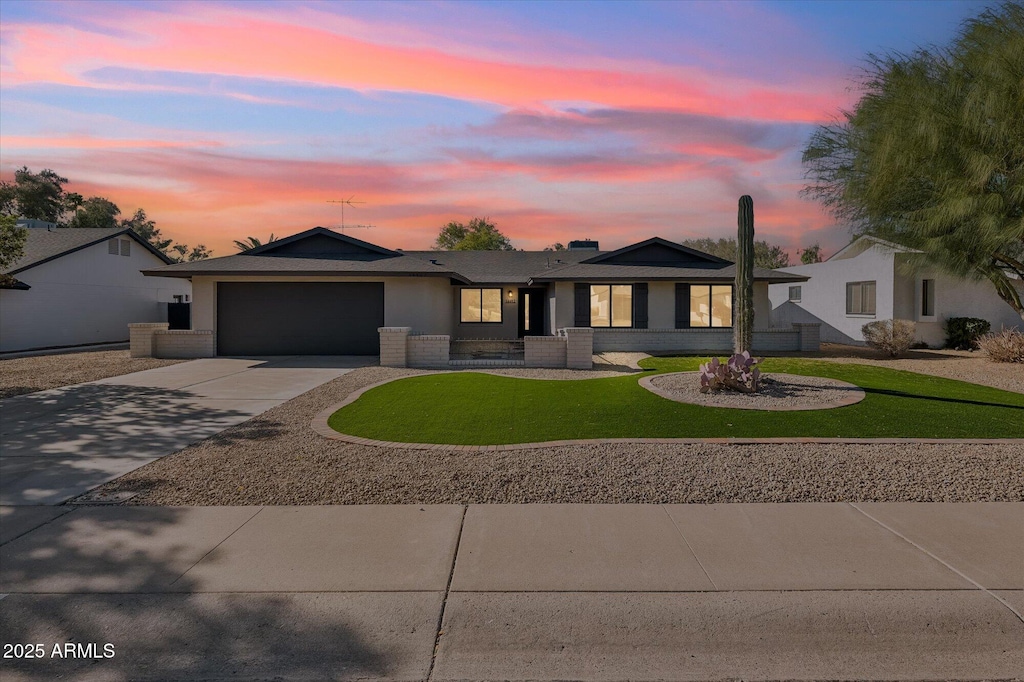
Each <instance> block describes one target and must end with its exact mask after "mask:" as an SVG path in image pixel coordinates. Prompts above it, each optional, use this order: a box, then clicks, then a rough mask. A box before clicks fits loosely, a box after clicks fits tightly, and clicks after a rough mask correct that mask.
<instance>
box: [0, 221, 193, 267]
mask: <svg viewBox="0 0 1024 682" xmlns="http://www.w3.org/2000/svg"><path fill="white" fill-rule="evenodd" d="M26 232H27V236H26V238H25V251H24V253H23V254H22V256H21V258H19V259H18V261H17V262H16V263H14V264H12V265H11V266H10V267H9V268H7V269H6V270H4V274H7V275H14V274H17V273H19V272H23V271H25V270H28V269H29V268H34V267H36V266H37V265H42V264H43V263H48V262H49V261H51V260H55V259H57V258H61V257H63V256H66V255H68V254H71V253H74V252H75V251H81V250H82V249H87V248H89V247H90V246H93V245H95V244H99V243H101V242H104V241H106V240H108V239H113V238H114V237H118V236H120V235H126V236H128V237H131V238H132V239H133V240H134V241H136V242H137V243H139V244H141V245H142V246H143V247H145V248H146V249H147V250H148V251H149V252H150V253H152V254H153V255H154V256H156V257H157V258H159V259H160V260H162V261H163V262H164V263H173V262H174V261H172V260H171V259H170V258H168V257H167V254H165V253H163V252H161V251H158V250H157V249H155V248H154V247H153V245H152V244H150V243H149V242H147V241H146V240H144V239H143V238H142V237H140V236H139V235H138V234H136V233H135V232H134V231H133V230H131V229H129V228H126V227H96V228H94V227H58V228H56V229H53V230H47V229H43V228H27V229H26Z"/></svg>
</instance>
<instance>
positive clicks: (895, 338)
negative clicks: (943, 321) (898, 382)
mask: <svg viewBox="0 0 1024 682" xmlns="http://www.w3.org/2000/svg"><path fill="white" fill-rule="evenodd" d="M860 331H861V333H862V334H863V335H864V342H865V343H866V344H868V346H870V347H871V348H874V349H876V350H880V351H882V352H883V353H885V354H886V355H891V356H892V357H894V358H895V357H898V356H900V355H903V354H904V353H906V352H907V349H908V348H910V344H912V343H914V333H915V332H916V331H917V325H916V324H914V323H913V322H911V321H910V320H875V321H874V322H868V323H867V324H866V325H864V326H863V327H861V328H860Z"/></svg>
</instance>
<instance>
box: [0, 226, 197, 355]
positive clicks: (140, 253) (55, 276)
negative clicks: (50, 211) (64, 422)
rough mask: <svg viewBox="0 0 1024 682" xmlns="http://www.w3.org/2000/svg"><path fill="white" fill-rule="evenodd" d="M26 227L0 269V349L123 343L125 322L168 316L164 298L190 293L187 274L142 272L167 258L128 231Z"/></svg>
mask: <svg viewBox="0 0 1024 682" xmlns="http://www.w3.org/2000/svg"><path fill="white" fill-rule="evenodd" d="M29 225H30V226H29V227H27V228H26V232H27V235H26V240H25V249H24V253H23V254H22V257H21V258H20V259H19V260H18V261H17V262H16V263H14V264H13V265H11V266H10V267H8V268H7V269H5V270H4V273H3V274H6V275H10V280H9V281H8V282H7V283H6V284H4V285H3V286H2V287H0V352H13V351H27V350H38V349H47V348H61V347H70V346H85V345H91V344H100V343H123V342H125V341H128V324H130V323H132V322H159V321H163V320H166V319H167V308H166V304H167V303H170V302H173V301H175V300H181V301H182V302H184V301H186V300H187V298H188V297H189V296H190V295H191V293H192V287H191V285H190V284H189V282H188V281H187V280H181V279H168V278H166V277H156V278H154V277H144V276H143V275H142V272H141V271H142V270H147V269H150V268H154V267H160V266H164V265H167V264H169V263H171V262H172V261H171V260H170V259H169V258H168V257H167V256H166V255H164V254H163V253H161V252H160V251H158V250H156V249H155V248H153V247H152V246H151V245H150V244H149V243H148V242H146V241H145V240H144V239H142V238H141V237H139V235H137V234H136V233H135V232H133V231H132V230H129V229H122V228H116V227H115V228H109V229H92V228H56V227H52V226H48V225H47V224H46V223H41V222H38V221H37V222H36V223H29ZM34 225H40V226H38V227H36V226H34ZM176 297H177V299H176Z"/></svg>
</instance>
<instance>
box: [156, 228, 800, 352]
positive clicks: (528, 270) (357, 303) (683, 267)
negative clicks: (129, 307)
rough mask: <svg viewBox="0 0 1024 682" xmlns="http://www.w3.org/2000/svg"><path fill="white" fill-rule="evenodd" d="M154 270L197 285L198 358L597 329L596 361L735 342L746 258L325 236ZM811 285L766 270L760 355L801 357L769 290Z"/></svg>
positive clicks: (759, 300) (648, 247)
mask: <svg viewBox="0 0 1024 682" xmlns="http://www.w3.org/2000/svg"><path fill="white" fill-rule="evenodd" d="M145 274H146V275H149V276H158V277H181V278H187V279H189V280H191V282H192V296H193V309H192V325H193V334H195V335H201V336H202V338H201V339H196V340H195V341H194V344H195V348H196V349H198V350H195V354H197V355H200V354H201V355H213V354H216V355H228V356H231V355H235V356H238V355H278V354H369V355H376V354H379V353H381V352H382V347H381V338H382V332H381V331H380V330H381V329H382V328H384V329H398V330H402V329H404V330H405V331H406V332H408V333H409V334H410V335H412V336H418V337H423V339H421V340H427V339H429V340H431V341H433V342H435V343H436V344H439V345H443V346H444V351H443V354H444V357H447V355H446V354H447V352H448V349H447V344H448V343H449V342H450V341H452V342H459V341H463V340H467V339H497V340H509V341H511V340H517V339H530V338H537V337H555V336H559V335H560V330H564V329H567V328H585V329H586V330H587V332H588V334H590V333H591V332H590V330H592V338H593V350H594V351H595V352H599V351H602V350H686V349H692V350H729V349H730V348H731V347H732V322H733V309H732V301H733V279H734V276H735V266H734V265H733V263H731V262H729V261H726V260H723V259H721V258H717V257H715V256H712V255H709V254H706V253H701V252H699V251H695V250H693V249H689V248H686V247H684V246H682V245H680V244H676V243H673V242H670V241H667V240H665V239H660V238H657V237H656V238H653V239H648V240H646V241H642V242H639V243H636V244H632V245H630V246H627V247H625V248H622V249H618V250H615V251H600V250H598V244H597V242H589V241H579V242H572V243H571V248H570V249H569V250H566V251H400V250H392V249H386V248H383V247H381V246H377V245H375V244H370V243H368V242H365V241H361V240H359V239H355V238H353V237H350V236H348V235H345V234H339V233H336V232H333V231H331V230H328V229H325V228H322V227H317V228H313V229H311V230H307V231H305V232H301V233H299V234H296V235H293V236H290V237H287V238H284V239H280V240H278V241H274V242H271V243H269V244H265V245H263V246H260V247H257V248H255V249H252V250H250V251H246V252H244V253H240V254H236V255H233V256H227V257H223V258H211V259H209V260H202V261H195V262H191V263H178V264H175V265H168V266H165V267H154V268H149V269H147V270H145ZM806 279H807V278H806V277H805V276H803V275H793V274H787V273H782V272H774V271H771V270H765V269H760V268H758V269H755V272H754V298H755V328H757V329H763V330H765V331H764V333H761V334H760V335H759V336H758V335H755V350H756V349H757V346H758V344H759V343H760V345H761V346H762V347H764V348H766V349H779V350H786V349H788V348H781V347H780V346H783V345H787V344H788V345H791V346H794V347H793V348H791V350H797V349H798V348H797V347H796V346H798V345H799V339H798V338H797V337H798V336H799V334H798V331H795V330H794V329H792V328H790V329H786V330H774V331H775V332H778V333H777V334H776V335H774V336H772V335H771V333H770V332H769V331H768V328H769V327H770V314H771V308H770V305H769V300H768V286H769V284H770V283H773V282H779V283H789V282H804V281H806ZM182 343H186V342H185V341H183V340H182V339H178V344H179V346H180V345H181V344H182ZM805 343H806V340H805ZM527 353H528V354H529V350H528V351H527ZM589 359H590V356H589V354H588V355H587V356H586V360H587V362H588V363H589ZM382 362H383V359H382Z"/></svg>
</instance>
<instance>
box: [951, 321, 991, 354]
mask: <svg viewBox="0 0 1024 682" xmlns="http://www.w3.org/2000/svg"><path fill="white" fill-rule="evenodd" d="M991 329H992V325H991V324H989V322H988V320H983V319H981V318H980V317H950V318H949V319H947V320H946V348H955V349H956V350H974V349H975V348H977V347H978V339H980V338H981V337H983V336H985V334H988V333H989V331H990V330H991Z"/></svg>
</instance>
